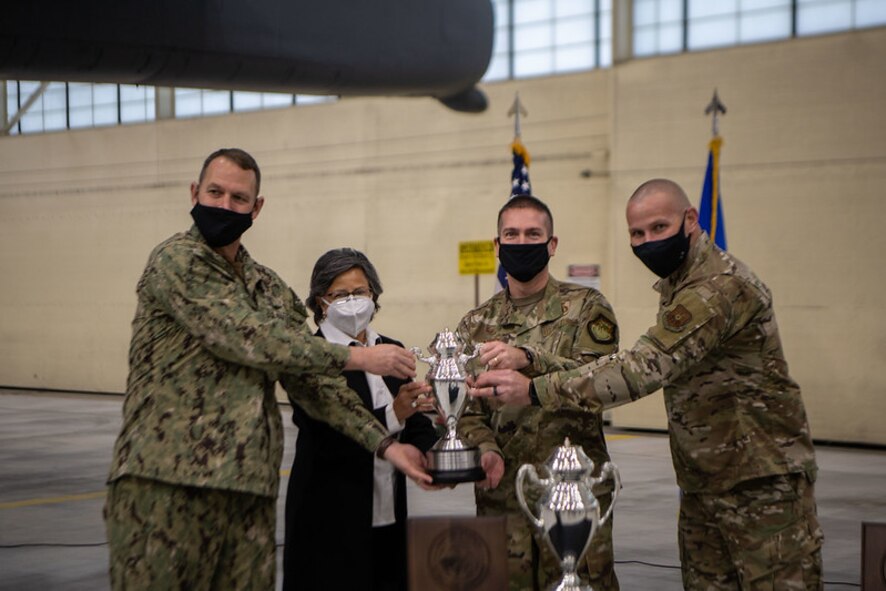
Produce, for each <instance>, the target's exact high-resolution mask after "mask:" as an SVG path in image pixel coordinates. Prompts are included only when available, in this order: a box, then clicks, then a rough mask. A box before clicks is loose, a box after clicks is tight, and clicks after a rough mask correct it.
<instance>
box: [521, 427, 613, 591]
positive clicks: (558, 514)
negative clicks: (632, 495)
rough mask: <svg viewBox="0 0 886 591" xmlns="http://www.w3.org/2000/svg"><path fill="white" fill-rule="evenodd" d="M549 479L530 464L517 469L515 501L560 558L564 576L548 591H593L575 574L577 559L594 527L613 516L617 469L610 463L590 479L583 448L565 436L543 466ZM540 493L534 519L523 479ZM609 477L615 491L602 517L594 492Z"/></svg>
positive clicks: (590, 466)
mask: <svg viewBox="0 0 886 591" xmlns="http://www.w3.org/2000/svg"><path fill="white" fill-rule="evenodd" d="M544 467H545V469H546V470H547V472H548V475H549V477H548V478H544V479H540V478H539V477H538V473H537V472H536V471H535V466H533V465H532V464H523V465H522V466H520V469H519V470H518V471H517V482H516V484H517V500H518V501H519V502H520V507H521V508H522V509H523V512H524V513H526V516H527V517H529V521H530V522H531V523H532V525H533V526H534V527H535V529H536V531H538V534H539V535H540V536H542V537H544V539H545V540H546V541H547V543H548V546H549V547H550V549H551V550H552V551H553V552H554V555H555V556H557V558H558V559H559V560H560V569H561V570H562V571H563V577H562V578H561V579H560V580H559V581H557V582H556V583H555V584H554V585H553V586H552V587H551V588H550V589H551V591H593V590H592V589H591V588H590V587H589V586H587V585H582V582H581V579H580V578H579V576H578V573H576V569H577V568H578V564H579V561H580V560H581V558H582V556H584V553H585V552H586V551H587V549H588V548H589V547H590V545H591V540H592V539H593V537H594V534H595V533H596V532H597V528H599V527H600V526H601V525H603V524H605V523H606V522H607V521H608V520H609V517H610V516H611V515H612V508H613V507H614V506H615V500H616V499H617V498H618V491H619V489H621V477H620V476H619V473H618V468H617V467H616V466H615V464H613V463H612V462H606V463H605V464H603V467H602V469H601V470H600V476H598V477H597V478H594V477H593V476H591V474H592V473H593V471H594V461H593V460H591V459H590V458H589V457H588V456H587V455H586V454H585V452H584V450H583V449H582V448H581V446H573V445H571V444H570V442H569V438H568V437H567V438H566V440H565V441H564V442H563V445H562V446H560V447H558V448H556V449H555V450H554V452H553V453H552V454H551V456H550V457H549V458H548V459H547V461H546V462H545V464H544ZM527 478H528V479H529V481H530V482H531V483H532V484H533V485H534V486H535V487H536V488H539V489H541V492H542V496H541V498H540V499H539V501H538V503H537V505H538V515H535V514H534V513H533V512H532V511H531V510H530V509H529V506H528V505H527V504H526V497H525V496H524V488H523V487H524V485H525V483H526V479H527ZM609 478H611V479H613V481H614V484H615V489H614V490H613V492H612V503H611V504H610V505H609V509H608V510H607V511H606V513H605V514H604V515H602V516H601V515H600V503H599V502H598V501H597V499H596V497H594V493H593V491H592V488H593V486H594V485H595V484H600V483H602V482H603V481H605V480H607V479H609Z"/></svg>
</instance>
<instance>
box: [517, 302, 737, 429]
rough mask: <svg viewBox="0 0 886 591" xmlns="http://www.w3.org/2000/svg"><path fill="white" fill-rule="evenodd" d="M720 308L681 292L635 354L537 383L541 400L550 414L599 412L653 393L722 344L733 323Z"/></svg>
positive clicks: (626, 353)
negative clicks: (571, 409)
mask: <svg viewBox="0 0 886 591" xmlns="http://www.w3.org/2000/svg"><path fill="white" fill-rule="evenodd" d="M719 303H720V304H721V305H715V304H714V303H712V301H711V300H710V299H708V298H707V297H702V295H700V294H699V293H698V292H697V291H695V290H689V289H687V290H684V291H681V292H680V293H679V294H678V295H677V297H676V298H675V299H674V302H672V304H671V305H670V306H669V307H667V308H664V309H662V310H660V311H659V317H658V322H657V324H656V325H655V326H653V327H652V328H650V329H649V330H648V331H647V332H646V334H645V335H643V336H641V337H640V339H639V340H638V341H637V343H636V344H635V345H634V347H633V348H632V349H629V350H626V351H621V352H619V353H614V354H612V355H609V356H608V357H603V358H601V359H600V360H598V361H596V362H594V363H592V364H589V365H585V366H582V367H580V368H577V369H572V370H568V371H564V372H558V373H552V374H548V375H546V376H541V377H539V378H535V379H534V380H533V384H534V386H535V389H536V392H537V393H538V397H539V401H540V402H541V404H542V406H543V407H545V408H547V409H549V410H556V409H558V408H560V407H570V406H573V407H579V408H584V409H589V410H592V411H595V412H599V411H601V410H605V409H607V408H612V407H615V406H620V405H622V404H627V403H628V402H632V401H634V400H637V399H638V398H642V397H643V396H647V395H649V394H652V393H653V392H655V391H656V390H658V389H659V388H661V387H662V386H665V385H667V384H668V383H670V382H671V381H673V380H674V379H676V378H678V377H679V376H681V375H682V374H683V373H685V372H686V371H688V370H690V369H691V368H692V367H693V365H695V363H696V362H697V361H699V360H701V359H703V358H704V357H705V356H706V355H707V354H708V353H709V352H710V351H711V350H712V349H713V348H714V347H716V346H717V345H718V344H719V343H720V341H721V340H722V338H723V336H724V334H725V333H726V327H728V326H729V325H730V322H731V309H730V308H731V307H730V306H729V305H728V302H726V301H725V299H721V300H720V302H719ZM723 304H725V305H723Z"/></svg>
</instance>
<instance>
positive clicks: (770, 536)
mask: <svg viewBox="0 0 886 591" xmlns="http://www.w3.org/2000/svg"><path fill="white" fill-rule="evenodd" d="M627 221H628V232H629V234H630V240H631V248H632V249H633V251H634V254H635V255H636V256H637V257H638V258H639V259H640V260H641V261H642V262H643V263H644V264H645V265H646V266H647V267H648V268H649V269H650V270H651V271H652V272H654V273H655V274H656V275H658V276H659V277H661V280H660V281H658V283H656V284H655V289H656V291H658V292H659V293H660V302H659V306H660V307H659V312H658V317H657V319H656V323H655V325H654V326H653V327H651V328H650V329H649V330H648V331H647V332H646V334H644V335H643V336H641V337H640V339H639V340H638V341H637V343H636V344H635V345H634V346H633V347H632V348H631V349H628V350H623V351H621V352H619V353H615V354H613V355H610V356H607V357H604V358H602V359H600V360H598V361H596V362H594V363H590V364H588V365H584V366H582V367H579V368H577V369H572V370H568V371H561V372H557V373H551V374H547V375H544V376H540V377H536V378H534V379H530V378H527V377H525V376H523V375H522V374H520V373H519V372H515V371H513V370H490V371H488V372H485V373H483V374H481V375H479V376H478V377H477V380H476V381H475V383H474V387H473V388H472V389H471V394H472V395H474V396H492V395H493V387H495V390H496V392H495V393H497V394H498V399H499V400H502V401H504V402H506V403H508V404H515V405H530V404H533V405H538V406H541V407H542V408H544V409H547V410H550V411H555V410H557V409H560V408H569V407H579V408H583V409H590V410H593V411H597V412H599V411H602V410H605V409H608V408H613V407H616V406H620V405H622V404H627V403H629V402H632V401H634V400H637V399H639V398H642V397H643V396H647V395H649V394H652V393H653V392H655V391H657V390H658V389H659V388H663V389H664V397H665V406H666V409H667V415H668V434H669V436H670V442H671V455H672V458H673V462H674V470H675V472H676V475H677V483H678V484H679V486H680V489H681V493H682V494H681V497H680V517H679V526H678V529H679V532H678V534H679V544H680V561H681V565H682V572H683V586H684V588H685V589H690V590H702V589H704V590H726V589H728V590H736V589H741V590H752V589H753V590H757V589H797V590H816V589H822V588H823V586H822V580H821V544H822V540H823V536H822V532H821V527H820V526H819V524H818V519H817V517H816V506H815V497H814V490H813V488H814V482H815V476H816V472H817V466H816V463H815V453H814V450H813V447H812V439H811V437H810V434H809V425H808V422H807V419H806V411H805V408H804V406H803V400H802V398H801V395H800V388H799V386H798V385H797V383H796V382H794V380H793V379H791V377H790V375H789V374H788V366H787V362H786V361H785V358H784V353H783V351H782V346H781V340H780V338H779V334H778V326H777V325H776V322H775V315H774V312H773V309H772V296H771V294H770V292H769V289H768V288H767V287H766V286H765V285H764V284H763V283H762V282H761V281H760V280H759V279H758V278H757V277H756V276H755V275H754V274H753V272H751V270H750V269H748V267H747V266H746V265H745V264H744V263H742V262H741V261H739V260H738V259H736V258H735V257H733V256H732V255H730V254H729V253H726V252H723V251H722V250H720V249H719V248H717V246H716V245H714V243H713V242H712V241H711V240H710V238H709V237H708V235H707V234H706V233H705V232H704V231H703V230H702V229H701V228H700V226H699V225H698V211H697V210H696V209H695V208H694V207H692V205H691V204H690V203H689V199H687V197H686V193H685V192H684V191H683V189H682V188H680V186H679V185H677V184H676V183H674V182H673V181H669V180H665V179H654V180H651V181H647V182H646V183H643V184H642V185H640V187H639V188H637V190H636V191H635V192H634V194H633V195H632V196H631V198H630V200H629V201H628V205H627Z"/></svg>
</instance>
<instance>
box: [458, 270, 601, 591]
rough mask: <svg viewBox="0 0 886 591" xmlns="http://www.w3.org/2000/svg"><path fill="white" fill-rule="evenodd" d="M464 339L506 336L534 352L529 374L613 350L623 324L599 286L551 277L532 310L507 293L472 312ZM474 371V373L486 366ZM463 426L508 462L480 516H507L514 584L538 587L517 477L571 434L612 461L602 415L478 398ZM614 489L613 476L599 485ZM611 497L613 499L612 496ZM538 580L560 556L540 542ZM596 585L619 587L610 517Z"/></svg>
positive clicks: (481, 494)
mask: <svg viewBox="0 0 886 591" xmlns="http://www.w3.org/2000/svg"><path fill="white" fill-rule="evenodd" d="M457 333H458V335H459V337H461V339H462V340H463V341H464V342H465V343H466V344H467V346H466V347H465V351H466V352H467V353H470V352H471V351H473V350H474V349H475V348H476V345H478V344H480V343H484V342H487V341H495V340H498V341H502V342H505V343H508V344H510V345H513V346H517V347H524V348H526V349H527V350H529V351H530V352H531V354H532V357H533V362H532V364H531V366H529V367H527V368H525V369H524V370H522V372H523V373H524V374H525V375H527V376H530V377H534V376H539V375H543V374H546V373H550V372H554V371H560V370H566V369H571V368H575V367H578V366H579V365H582V364H586V363H589V362H591V361H593V360H595V359H597V358H598V357H600V356H603V355H608V354H610V353H612V352H613V351H616V350H617V348H618V325H617V323H616V320H615V314H614V313H613V311H612V308H611V307H610V306H609V303H608V302H607V301H606V299H605V298H604V297H603V296H602V295H601V294H600V293H599V292H598V291H596V290H594V289H590V288H587V287H581V286H579V285H574V284H570V283H563V282H560V281H557V280H555V279H554V278H550V279H549V281H548V284H547V286H546V287H545V291H544V295H543V297H542V298H541V300H540V301H539V302H538V303H536V304H535V305H534V306H533V307H532V309H531V310H530V311H529V312H523V311H521V310H519V309H517V308H516V307H515V306H514V304H513V302H512V301H511V299H510V298H509V297H508V295H507V292H506V291H502V292H500V293H498V294H496V295H495V296H493V297H492V298H490V299H489V300H487V301H486V302H485V303H484V304H482V305H481V306H480V307H478V308H476V309H474V310H472V311H471V312H469V313H468V314H467V315H466V316H465V317H464V318H463V319H462V321H461V323H460V324H459V326H458V329H457ZM468 367H469V369H472V370H473V371H474V372H475V373H479V372H480V371H482V370H483V368H482V367H473V366H472V365H471V364H469V366H468ZM459 432H460V433H461V435H462V436H463V437H464V438H465V439H466V440H467V441H469V442H471V443H472V444H474V445H477V446H478V447H479V448H480V451H481V453H483V452H486V451H495V452H497V453H499V454H500V455H502V457H503V458H504V461H505V473H504V476H503V477H502V480H501V483H500V484H499V485H498V487H497V488H496V489H494V490H480V489H477V490H476V500H477V510H478V513H479V514H481V515H506V516H507V532H508V553H509V578H510V586H511V589H532V588H533V583H532V578H533V573H532V559H533V557H532V549H531V539H532V530H531V528H530V525H529V522H528V521H527V519H526V517H525V515H524V514H523V512H522V511H521V510H520V507H519V505H518V503H517V498H516V492H515V478H516V474H517V470H518V469H519V468H520V466H521V465H523V464H527V463H531V464H534V465H535V466H536V469H538V470H540V474H543V475H544V474H545V472H544V470H543V469H542V465H543V464H544V461H545V460H547V459H548V456H549V455H550V454H551V452H552V451H553V450H554V448H555V447H557V446H559V445H562V444H563V440H564V438H566V437H569V439H570V440H571V441H572V443H573V445H580V446H581V447H582V448H584V450H585V453H587V454H588V456H589V457H590V458H591V459H592V460H593V461H594V463H595V465H596V466H597V474H599V467H600V466H601V465H602V464H603V462H606V461H608V460H609V453H608V452H607V450H606V441H605V440H604V438H603V429H602V424H601V417H600V416H599V415H598V414H597V413H596V412H595V411H592V410H590V409H587V408H583V407H577V406H574V405H573V406H571V407H565V406H564V407H562V408H559V409H556V410H553V411H549V410H546V409H541V408H538V407H526V408H515V407H510V406H508V407H505V406H503V405H501V404H500V403H499V402H498V401H496V400H492V399H488V398H483V399H481V398H475V399H473V400H471V402H470V403H469V405H468V407H467V409H466V411H465V413H464V415H463V416H462V418H461V420H460V421H459ZM609 493H611V481H609V482H607V484H606V485H603V486H602V487H600V488H599V490H595V494H597V495H598V496H604V497H605V496H606V495H608V494H609ZM607 498H608V497H607ZM540 547H541V557H540V558H541V564H542V568H541V569H540V573H539V578H540V579H541V580H540V583H541V585H542V588H544V587H545V586H547V585H550V584H551V583H553V582H554V581H556V580H557V579H558V578H559V576H560V568H559V564H558V562H557V561H556V560H555V559H554V558H553V555H552V554H551V552H550V551H549V549H548V548H547V546H546V545H545V544H544V543H543V542H542V543H541V544H540ZM588 561H589V563H590V564H591V570H592V571H593V575H592V578H591V584H592V586H593V587H594V589H596V590H598V591H605V590H611V589H618V582H617V579H616V578H615V573H614V570H613V555H612V527H611V520H610V523H608V524H607V525H606V526H605V527H601V528H600V530H599V531H598V532H597V535H596V536H595V538H594V544H593V545H592V547H591V550H589V551H588Z"/></svg>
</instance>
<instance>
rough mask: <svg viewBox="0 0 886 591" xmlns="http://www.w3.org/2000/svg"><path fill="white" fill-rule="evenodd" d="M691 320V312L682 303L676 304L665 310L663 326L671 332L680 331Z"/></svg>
mask: <svg viewBox="0 0 886 591" xmlns="http://www.w3.org/2000/svg"><path fill="white" fill-rule="evenodd" d="M691 321H692V312H690V311H689V310H687V309H686V306H684V305H683V304H677V306H676V307H674V308H673V309H671V310H668V311H667V312H665V315H664V327H665V328H666V329H668V330H670V331H673V332H680V331H682V330H683V329H684V328H686V325H687V324H689V323H690V322H691Z"/></svg>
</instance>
